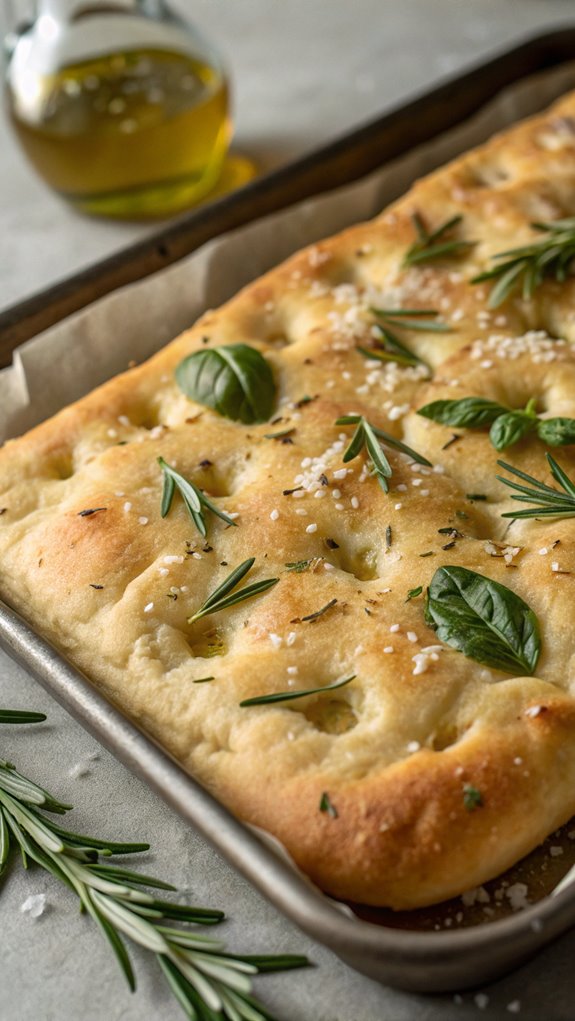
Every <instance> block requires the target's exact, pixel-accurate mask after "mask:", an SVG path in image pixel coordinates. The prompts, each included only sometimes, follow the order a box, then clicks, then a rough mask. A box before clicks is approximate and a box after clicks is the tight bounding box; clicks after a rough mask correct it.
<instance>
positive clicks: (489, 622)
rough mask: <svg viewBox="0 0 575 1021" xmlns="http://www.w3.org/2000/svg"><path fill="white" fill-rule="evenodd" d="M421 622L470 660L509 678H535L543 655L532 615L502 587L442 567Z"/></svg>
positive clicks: (464, 570) (461, 569)
mask: <svg viewBox="0 0 575 1021" xmlns="http://www.w3.org/2000/svg"><path fill="white" fill-rule="evenodd" d="M425 619H426V622H427V624H429V625H430V626H431V627H432V628H434V629H435V630H436V631H437V637H438V638H439V639H440V640H441V641H442V642H445V643H446V644H447V645H451V647H452V648H454V649H457V650H458V651H459V652H463V653H464V654H465V655H466V656H469V658H470V659H474V660H476V662H477V663H483V664H485V666H489V667H493V668H494V669H495V670H504V671H505V672H506V673H510V674H515V675H517V674H520V675H521V674H533V673H534V671H535V667H536V666H537V660H538V659H539V653H540V651H541V639H540V636H539V624H538V621H537V617H536V616H535V614H534V613H533V610H531V609H530V607H529V606H528V605H527V603H525V602H524V601H523V600H522V599H521V598H520V597H519V596H518V595H516V594H515V592H512V591H511V589H508V588H507V587H506V586H505V585H501V584H499V582H497V581H493V580H492V579H491V578H486V577H485V576H484V575H482V574H477V573H476V572H475V571H470V570H468V569H467V568H465V567H454V566H446V567H440V568H438V570H437V571H436V572H435V574H434V575H433V578H432V580H431V584H430V586H429V589H428V592H427V599H426V606H425Z"/></svg>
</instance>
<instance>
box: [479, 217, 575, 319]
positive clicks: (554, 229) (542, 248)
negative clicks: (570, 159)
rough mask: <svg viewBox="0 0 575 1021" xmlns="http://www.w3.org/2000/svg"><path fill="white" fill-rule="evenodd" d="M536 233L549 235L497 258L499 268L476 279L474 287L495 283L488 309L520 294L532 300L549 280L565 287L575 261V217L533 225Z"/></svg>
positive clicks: (496, 267)
mask: <svg viewBox="0 0 575 1021" xmlns="http://www.w3.org/2000/svg"><path fill="white" fill-rule="evenodd" d="M531 227H532V229H533V230H536V231H539V232H540V233H543V234H546V235H547V236H546V237H544V238H543V239H542V240H541V241H533V242H532V243H531V244H527V245H521V246H520V247H519V248H509V249H507V250H506V251H504V252H498V253H497V254H496V255H494V256H493V259H494V261H495V262H496V265H495V266H493V267H492V268H491V269H488V270H486V271H485V272H484V273H480V274H479V275H478V276H476V277H473V279H472V280H471V283H472V284H481V283H483V282H485V281H487V282H492V283H493V284H494V287H493V288H492V290H491V294H490V295H489V301H488V305H489V307H490V308H497V307H498V305H501V304H502V303H503V302H504V301H505V300H506V299H507V298H509V296H510V295H511V294H514V293H515V292H516V291H518V290H519V291H520V293H521V296H522V297H523V298H524V299H526V300H527V299H529V298H532V297H533V295H534V293H535V291H536V289H537V288H538V287H539V286H540V285H541V284H542V283H543V280H544V279H545V278H546V277H550V278H551V279H553V280H557V281H558V282H559V283H563V282H564V281H565V280H566V279H567V277H568V276H569V274H570V272H571V265H572V262H573V259H574V258H575V217H569V218H568V219H564V220H555V221H554V222H551V223H532V224H531Z"/></svg>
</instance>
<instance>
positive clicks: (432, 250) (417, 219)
mask: <svg viewBox="0 0 575 1021" xmlns="http://www.w3.org/2000/svg"><path fill="white" fill-rule="evenodd" d="M462 221H463V217H462V216H460V215H459V216H452V217H451V219H449V220H446V221H445V223H442V224H441V225H440V226H439V227H436V229H435V230H432V231H429V230H428V229H427V226H426V223H425V221H424V219H423V217H422V216H421V215H420V214H419V213H414V214H413V216H412V217H411V222H412V223H413V226H414V227H415V233H416V235H417V239H416V240H415V241H414V242H413V244H412V245H411V246H410V247H409V248H408V249H407V252H406V253H405V257H404V260H403V265H404V266H405V267H407V266H416V265H418V264H419V263H422V262H432V261H433V259H441V258H445V257H453V256H454V255H463V253H464V252H467V251H468V250H469V249H470V248H472V247H473V245H474V244H475V242H474V241H463V240H458V239H457V238H454V237H452V234H453V232H454V230H455V229H456V228H457V227H459V225H460V223H461V222H462Z"/></svg>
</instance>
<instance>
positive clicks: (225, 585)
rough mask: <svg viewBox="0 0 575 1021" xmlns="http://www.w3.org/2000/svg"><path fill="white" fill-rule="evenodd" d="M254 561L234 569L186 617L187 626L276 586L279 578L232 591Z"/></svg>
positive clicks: (244, 562) (246, 561)
mask: <svg viewBox="0 0 575 1021" xmlns="http://www.w3.org/2000/svg"><path fill="white" fill-rule="evenodd" d="M255 561H256V558H255V557H250V558H249V559H248V560H244V561H243V562H242V563H241V564H239V565H238V567H236V568H234V570H233V571H232V573H231V574H229V575H228V577H227V578H226V579H225V580H224V581H223V582H222V584H221V585H218V587H217V588H216V589H214V591H213V592H212V594H211V596H208V598H207V599H206V601H205V602H204V603H202V605H201V606H200V608H199V610H196V612H195V613H193V614H192V616H191V617H188V624H193V623H194V622H195V621H196V620H200V619H201V618H202V617H207V615H208V614H209V613H217V612H218V611H219V610H227V609H228V607H230V606H235V604H236V603H241V602H243V601H244V599H251V598H252V596H258V595H260V594H261V593H262V592H266V591H267V589H269V588H272V586H273V585H277V583H278V581H279V578H264V579H263V580H262V581H255V582H254V583H253V584H252V585H246V587H245V588H241V589H239V591H238V592H233V591H232V590H233V589H235V587H236V585H239V583H240V581H241V580H242V578H244V577H245V576H246V574H247V573H248V571H251V569H252V567H253V566H254V564H255Z"/></svg>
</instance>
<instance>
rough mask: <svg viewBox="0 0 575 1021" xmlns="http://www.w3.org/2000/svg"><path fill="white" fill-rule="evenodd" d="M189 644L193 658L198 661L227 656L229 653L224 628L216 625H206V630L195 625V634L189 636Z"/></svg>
mask: <svg viewBox="0 0 575 1021" xmlns="http://www.w3.org/2000/svg"><path fill="white" fill-rule="evenodd" d="M187 643H188V645H189V647H190V651H191V653H192V656H194V657H197V658H198V659H213V658H214V656H225V654H226V652H227V651H228V646H227V642H226V640H225V635H224V631H223V628H219V627H216V626H215V625H214V624H206V626H205V627H204V628H202V626H201V624H200V625H198V624H195V625H194V631H193V634H192V635H188V636H187Z"/></svg>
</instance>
